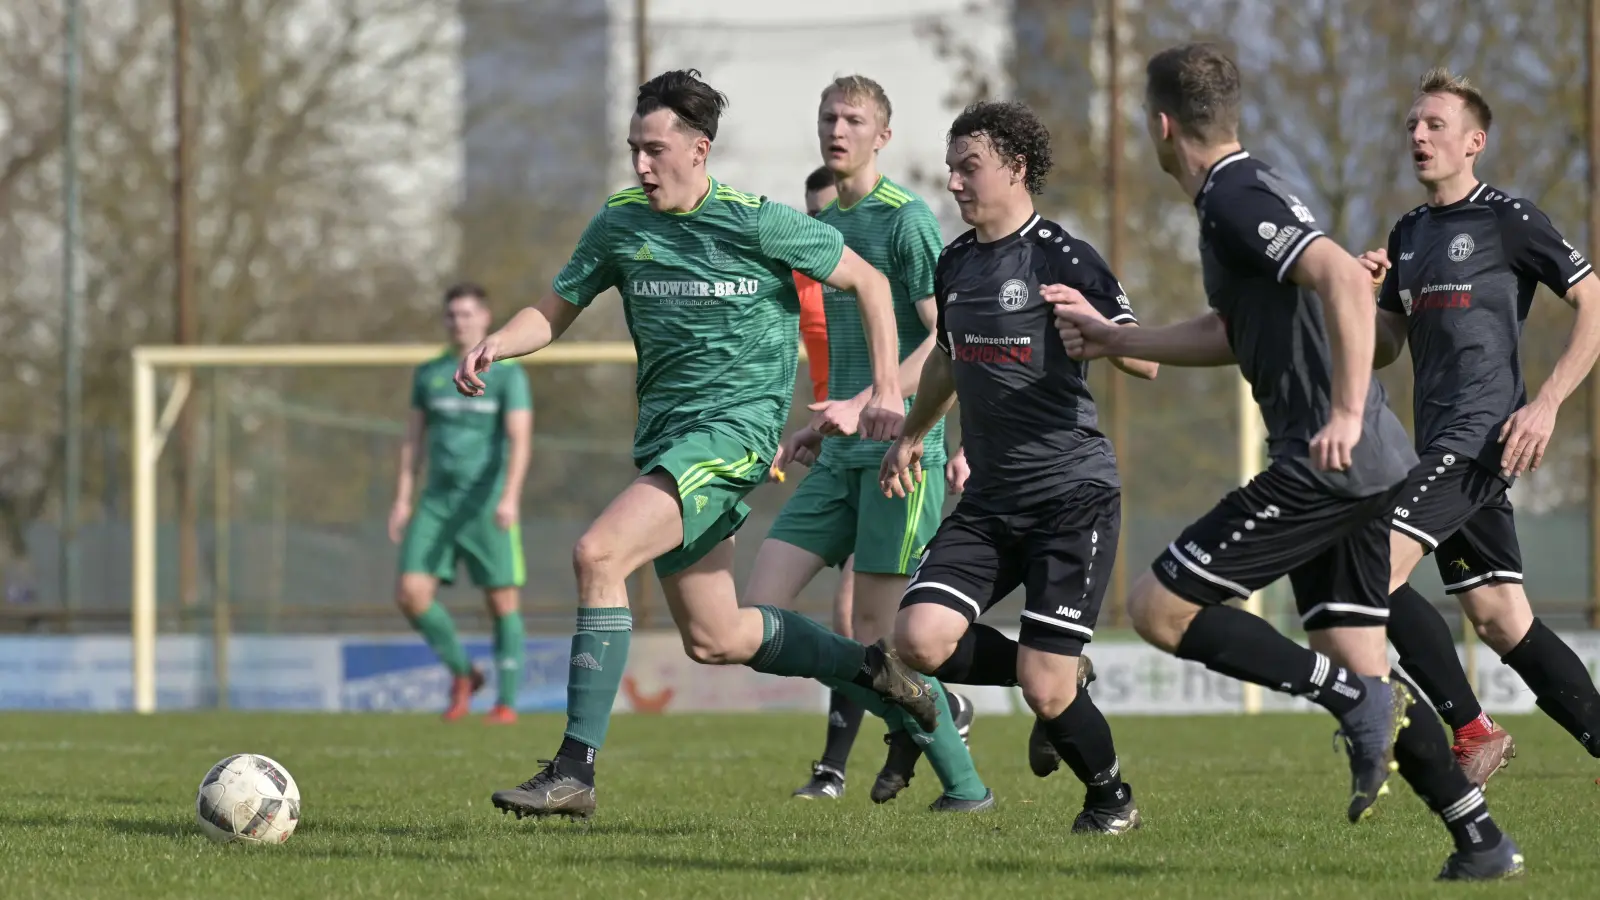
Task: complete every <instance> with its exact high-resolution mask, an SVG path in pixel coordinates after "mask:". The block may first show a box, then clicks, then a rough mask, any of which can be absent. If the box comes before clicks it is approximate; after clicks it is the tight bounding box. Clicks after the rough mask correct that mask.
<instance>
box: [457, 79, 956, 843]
mask: <svg viewBox="0 0 1600 900" xmlns="http://www.w3.org/2000/svg"><path fill="white" fill-rule="evenodd" d="M726 102H727V100H726V98H725V97H724V96H723V95H722V94H721V93H719V92H717V91H715V90H713V89H712V88H711V87H709V86H708V85H706V84H705V83H704V82H702V81H700V79H699V73H698V72H695V71H693V70H689V71H676V72H668V73H666V74H664V75H660V76H657V77H656V78H654V79H651V80H650V81H649V82H647V83H646V84H644V85H643V86H642V87H640V88H639V94H638V101H637V103H636V105H635V108H634V115H633V118H632V121H631V122H630V125H629V129H628V147H629V149H630V150H631V151H632V157H633V169H634V174H635V176H636V177H637V178H638V181H639V186H638V187H636V188H630V189H628V190H625V191H622V192H620V193H617V194H614V195H613V196H612V197H611V198H610V199H609V200H607V201H606V205H605V208H604V209H602V210H601V211H600V212H599V213H598V214H597V215H596V216H595V217H594V219H593V220H592V221H590V223H589V226H588V228H586V229H585V231H584V233H583V236H582V237H581V238H580V239H579V241H578V246H577V249H576V250H574V251H573V254H572V258H571V259H570V260H569V261H568V263H567V265H566V267H565V268H564V269H562V271H561V273H560V274H559V275H557V276H556V279H555V283H554V285H553V288H552V290H551V292H550V293H549V294H548V295H546V296H545V298H544V299H543V300H541V301H540V302H539V303H538V305H536V306H532V307H529V308H527V309H524V310H522V311H521V312H519V313H518V314H517V315H516V316H515V317H514V318H512V320H511V321H510V322H509V323H508V324H507V325H506V326H505V327H504V328H502V329H501V330H500V331H498V332H496V333H495V334H493V335H490V336H489V337H488V338H487V339H486V340H485V341H484V342H483V343H482V344H480V345H479V346H478V347H477V348H475V349H474V350H473V351H472V352H470V353H469V354H467V356H466V358H465V359H463V360H462V364H461V366H460V368H459V369H458V370H457V373H456V384H457V387H458V388H459V389H460V390H461V392H462V393H463V394H466V395H468V396H479V395H481V394H482V392H483V390H484V384H483V381H482V379H481V378H480V375H481V374H482V373H484V372H486V371H488V370H489V368H490V366H492V365H493V364H494V363H495V362H496V361H498V360H501V359H506V358H509V357H514V356H522V355H525V354H528V353H532V352H535V351H537V350H540V349H542V348H543V347H545V346H547V345H549V343H550V342H551V341H552V340H555V339H556V338H558V337H560V336H561V334H562V333H563V332H565V331H566V330H567V328H568V327H569V326H571V324H572V322H573V321H574V320H575V319H576V318H577V316H578V314H579V313H580V312H581V311H582V310H583V309H584V308H585V307H587V306H588V305H589V303H590V302H591V301H592V300H593V299H594V298H595V296H597V295H598V294H600V293H601V292H603V291H605V290H607V289H610V288H616V289H618V291H619V292H620V293H621V295H622V301H623V310H624V313H625V316H626V319H627V322H628V329H629V331H630V332H631V334H632V335H633V343H634V348H635V350H636V351H637V352H638V357H639V361H638V377H637V385H638V401H639V422H638V428H637V430H636V431H635V434H634V461H635V463H636V464H637V465H638V467H639V476H638V478H637V479H635V480H634V481H633V483H632V484H630V485H629V486H628V487H627V488H625V489H624V490H623V491H622V493H621V494H619V495H618V496H617V498H616V499H615V500H613V501H612V503H611V505H610V506H608V507H607V508H606V509H605V511H604V512H602V513H601V514H600V516H599V518H597V519H596V520H595V521H594V523H593V524H592V525H590V526H589V529H588V531H586V532H585V533H584V535H583V537H582V538H580V539H579V540H578V544H577V547H576V548H575V549H574V550H573V568H574V570H575V572H576V574H577V582H578V594H579V598H578V622H577V626H578V627H577V634H575V635H574V636H573V639H572V658H571V666H570V668H569V670H568V681H567V728H566V732H565V734H564V737H563V740H562V742H561V747H560V749H558V750H557V752H556V754H555V758H554V759H552V760H549V761H546V762H545V763H544V768H543V770H542V771H540V772H539V773H538V774H537V775H535V776H534V777H533V778H531V779H529V780H528V781H526V782H524V783H523V784H521V785H519V786H518V787H516V788H514V789H511V790H505V791H498V792H496V793H495V794H494V796H493V798H492V802H493V803H494V805H495V806H496V807H497V808H499V809H501V810H504V811H508V812H514V813H516V814H517V816H518V817H519V818H520V817H522V816H524V815H536V816H542V815H552V814H556V815H566V816H588V815H589V814H591V813H592V812H593V811H594V809H595V789H594V784H595V777H594V761H595V755H596V753H597V752H598V751H599V750H600V748H601V746H602V744H603V743H604V741H605V734H606V728H607V725H608V724H609V721H610V716H611V709H612V705H613V704H614V703H615V700H616V695H617V689H618V687H619V685H620V684H621V680H622V674H623V668H624V666H625V665H626V663H627V653H628V644H629V637H630V634H631V632H632V617H631V616H630V614H629V612H628V595H627V587H626V578H627V577H628V575H629V574H630V573H632V572H633V571H634V570H635V569H637V568H638V567H640V566H642V565H644V564H645V563H647V562H651V561H654V563H655V568H656V573H657V575H658V576H660V578H661V585H662V590H663V593H664V594H665V596H666V599H667V604H668V607H669V608H670V609H671V611H672V618H673V621H674V622H675V623H677V626H678V631H679V633H680V634H681V635H682V636H683V646H684V650H685V651H686V652H687V653H688V655H689V656H690V657H691V658H693V659H695V660H696V661H698V662H702V663H709V664H745V665H749V666H750V667H751V668H753V669H756V670H757V671H761V672H767V673H771V674H776V675H794V676H805V677H815V678H818V679H819V680H822V681H823V682H824V683H825V684H827V685H828V686H830V687H835V686H838V685H841V684H842V685H851V686H852V688H851V689H854V690H858V691H860V694H861V702H865V703H877V704H880V705H881V704H883V703H885V702H887V703H892V704H894V705H895V708H894V709H892V710H886V711H889V712H890V713H891V715H893V716H895V717H900V716H906V717H910V718H914V719H915V726H916V727H919V728H921V729H923V730H925V731H933V730H934V729H935V728H936V727H937V726H938V725H939V724H940V723H939V718H940V716H939V707H938V704H937V701H936V699H935V696H934V694H933V692H932V690H931V689H930V687H929V686H928V685H927V684H926V683H925V682H924V681H923V680H922V678H921V677H920V676H915V675H912V674H911V673H910V671H909V670H908V669H907V668H906V667H905V665H904V664H903V663H901V662H900V661H899V660H898V659H897V658H895V657H894V656H893V655H891V654H889V653H888V652H886V651H885V650H883V649H881V648H878V647H864V646H862V645H861V644H859V643H856V642H855V641H852V640H850V639H848V638H843V637H840V636H838V635H836V634H834V633H833V632H831V631H829V630H828V629H827V628H824V627H823V626H821V625H818V624H816V623H814V622H812V621H811V620H810V619H807V618H805V617H804V616H800V615H796V614H795V613H793V612H789V611H787V610H781V609H775V608H772V607H758V608H745V609H741V608H740V607H739V602H738V598H737V596H736V594H735V590H734V582H733V535H734V532H735V531H736V530H737V529H738V528H739V526H740V525H741V524H743V522H744V519H745V517H746V516H747V515H748V514H749V508H748V507H747V506H745V505H744V503H743V498H744V496H745V495H746V494H748V493H749V492H750V491H751V490H753V489H755V488H756V487H757V486H758V485H760V484H761V483H762V482H764V481H765V480H766V478H767V473H768V471H769V466H770V465H771V463H772V460H773V456H774V454H775V453H776V451H777V448H778V443H779V441H780V440H781V439H782V428H783V425H784V423H785V422H786V421H787V419H788V414H789V405H790V402H791V400H792V398H793V392H794V379H795V374H796V370H797V368H798V362H799V340H798V338H799V301H798V299H797V298H796V295H795V287H794V278H793V272H794V271H795V270H798V271H800V272H802V273H804V274H806V275H807V276H809V277H812V278H815V279H817V280H819V281H822V282H823V283H825V284H831V285H833V286H835V287H837V288H841V289H844V290H849V291H854V292H855V294H856V296H857V297H858V298H859V303H860V308H861V319H862V324H863V327H864V328H865V329H866V331H867V334H868V343H869V346H870V347H871V348H872V349H871V354H872V357H873V366H872V370H873V377H872V381H873V384H874V386H875V394H874V395H873V396H872V398H871V399H870V400H869V401H868V402H867V404H866V405H865V406H864V407H863V409H862V413H861V416H860V422H859V427H860V429H861V430H862V431H863V432H864V433H866V434H867V435H869V436H870V437H873V438H875V439H880V440H881V439H884V438H887V437H889V436H891V435H893V434H895V433H897V431H898V429H899V426H900V422H901V420H902V419H903V417H904V405H903V402H902V399H901V396H900V390H899V385H898V383H897V382H896V380H895V374H896V373H895V355H894V342H895V335H894V313H893V310H892V308H891V305H890V303H891V300H890V294H889V285H888V282H887V281H885V280H884V278H883V276H882V275H880V274H878V272H877V271H876V270H875V269H873V268H872V267H871V266H870V265H868V264H867V263H866V262H864V261H863V260H862V259H861V257H859V256H857V255H856V254H855V253H853V252H851V251H850V250H848V249H847V248H845V246H844V242H843V240H842V239H841V238H840V236H839V232H838V231H836V230H834V229H833V228H830V227H829V226H827V225H823V224H821V223H819V222H817V221H815V220H814V219H811V218H809V217H807V216H805V215H804V214H802V213H800V212H799V211H798V210H795V209H792V208H790V207H787V206H784V205H782V204H779V203H770V202H767V201H766V200H765V199H764V198H761V197H754V196H751V195H749V194H745V193H742V192H740V191H736V190H734V189H732V188H729V187H727V186H725V185H722V184H720V183H718V182H717V181H716V180H715V179H713V178H711V177H710V176H709V175H708V174H707V172H706V157H707V155H708V154H709V152H710V150H711V142H712V140H713V139H715V137H716V134H717V122H718V119H719V117H720V116H721V113H722V109H723V107H724V105H725V104H726ZM945 719H946V721H945V723H944V724H945V727H949V725H948V715H947V716H946V717H945Z"/></svg>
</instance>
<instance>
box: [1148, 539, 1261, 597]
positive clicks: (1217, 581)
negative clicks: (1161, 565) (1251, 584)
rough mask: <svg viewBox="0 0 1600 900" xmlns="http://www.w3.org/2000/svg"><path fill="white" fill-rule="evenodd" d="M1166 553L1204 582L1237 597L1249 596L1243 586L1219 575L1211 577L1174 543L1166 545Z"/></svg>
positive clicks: (1248, 592)
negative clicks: (1226, 590)
mask: <svg viewBox="0 0 1600 900" xmlns="http://www.w3.org/2000/svg"><path fill="white" fill-rule="evenodd" d="M1167 551H1168V552H1170V553H1171V554H1172V558H1173V559H1176V560H1177V561H1178V562H1181V563H1183V566H1184V568H1186V569H1188V570H1189V571H1191V572H1193V573H1194V574H1196V575H1199V576H1200V577H1201V578H1204V579H1205V580H1207V581H1209V582H1211V583H1212V584H1214V585H1216V586H1217V587H1220V588H1226V589H1228V590H1230V591H1232V592H1233V593H1235V594H1237V595H1239V596H1240V597H1248V596H1250V591H1249V589H1247V588H1246V587H1245V586H1244V585H1242V584H1240V583H1238V582H1237V581H1229V580H1228V579H1226V578H1223V577H1222V576H1221V575H1213V574H1212V573H1210V572H1207V571H1206V570H1205V569H1204V568H1202V567H1201V566H1200V564H1199V563H1198V562H1195V561H1194V560H1193V559H1190V558H1189V555H1188V554H1187V553H1184V552H1183V551H1182V550H1179V549H1178V545H1177V544H1176V543H1171V544H1168V545H1167Z"/></svg>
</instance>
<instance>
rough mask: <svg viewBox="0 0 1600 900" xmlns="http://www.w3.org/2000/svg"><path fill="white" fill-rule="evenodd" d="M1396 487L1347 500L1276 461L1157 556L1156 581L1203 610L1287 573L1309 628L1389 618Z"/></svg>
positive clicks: (1378, 622) (1382, 621)
mask: <svg viewBox="0 0 1600 900" xmlns="http://www.w3.org/2000/svg"><path fill="white" fill-rule="evenodd" d="M1395 496H1396V491H1395V490H1390V491H1385V492H1384V493H1382V494H1378V495H1376V496H1372V497H1363V498H1352V497H1340V496H1337V495H1335V494H1333V493H1331V492H1330V491H1328V489H1327V488H1326V487H1323V486H1322V485H1320V484H1318V483H1317V482H1316V481H1314V480H1313V479H1312V478H1311V476H1310V475H1309V474H1308V473H1307V472H1306V471H1305V470H1304V469H1303V468H1301V467H1300V465H1299V464H1297V463H1285V462H1277V461H1274V462H1273V463H1272V465H1271V466H1269V467H1268V468H1267V470H1266V471H1265V472H1262V473H1261V474H1260V475H1257V476H1256V477H1255V478H1253V479H1251V480H1250V483H1249V484H1247V485H1245V486H1244V487H1242V488H1239V489H1238V490H1235V491H1232V492H1230V493H1229V494H1228V495H1227V496H1226V497H1223V498H1222V502H1220V503H1218V504H1217V505H1216V506H1215V507H1213V508H1212V510H1211V511H1210V512H1208V513H1206V514H1205V515H1204V516H1202V517H1201V518H1200V520H1199V521H1197V522H1195V523H1194V524H1193V525H1190V526H1189V527H1188V528H1185V529H1184V530H1183V533H1182V534H1181V535H1179V536H1178V539H1177V540H1175V541H1173V542H1172V543H1171V544H1168V545H1167V549H1166V551H1165V552H1163V553H1162V554H1161V555H1160V556H1159V557H1157V558H1156V561H1155V565H1154V566H1153V567H1152V568H1153V569H1154V571H1155V576H1156V578H1157V579H1158V580H1159V581H1160V582H1161V583H1162V584H1163V585H1166V587H1167V589H1168V590H1170V591H1172V592H1173V593H1175V594H1177V595H1178V596H1180V597H1182V598H1184V599H1185V600H1188V601H1190V602H1191V603H1199V604H1202V605H1211V604H1218V603H1226V602H1227V601H1229V600H1232V599H1234V598H1236V597H1237V598H1240V599H1242V598H1245V597H1248V596H1250V595H1251V594H1253V593H1255V592H1256V591H1258V590H1260V589H1262V588H1264V587H1266V586H1267V585H1269V584H1271V583H1272V582H1274V581H1277V580H1278V579H1279V578H1281V577H1283V576H1284V575H1288V576H1289V583H1290V585H1291V586H1293V588H1294V598H1295V606H1296V608H1297V609H1299V611H1300V620H1301V622H1302V623H1304V625H1305V628H1306V630H1307V631H1316V630H1320V629H1324V628H1335V627H1340V626H1352V625H1372V626H1382V625H1384V624H1386V623H1387V622H1388V619H1389V528H1388V522H1387V520H1386V518H1385V517H1384V514H1385V513H1386V512H1388V511H1389V508H1390V507H1389V504H1390V503H1391V502H1392V500H1393V498H1394V497H1395Z"/></svg>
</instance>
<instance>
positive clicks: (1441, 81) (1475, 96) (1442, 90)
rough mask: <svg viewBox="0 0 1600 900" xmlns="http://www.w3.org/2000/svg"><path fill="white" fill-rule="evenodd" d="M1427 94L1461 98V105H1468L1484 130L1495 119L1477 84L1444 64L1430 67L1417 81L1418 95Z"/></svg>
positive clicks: (1470, 111)
mask: <svg viewBox="0 0 1600 900" xmlns="http://www.w3.org/2000/svg"><path fill="white" fill-rule="evenodd" d="M1427 94H1450V95H1451V96H1453V97H1459V98H1460V99H1461V105H1462V106H1464V107H1466V109H1467V112H1469V113H1471V114H1472V115H1473V117H1474V118H1476V119H1477V120H1478V124H1479V125H1482V126H1483V130H1484V131H1488V130H1489V125H1490V123H1492V122H1493V121H1494V113H1492V112H1490V111H1489V101H1487V100H1485V99H1483V92H1482V91H1480V90H1478V87H1477V85H1475V84H1473V83H1472V82H1470V81H1468V80H1467V79H1465V78H1463V77H1462V76H1460V75H1457V74H1455V73H1454V72H1451V71H1450V70H1449V69H1448V68H1446V67H1444V66H1436V67H1434V68H1432V69H1429V70H1428V72H1427V74H1425V75H1423V76H1422V80H1421V81H1419V82H1417V96H1418V97H1423V96H1425V95H1427Z"/></svg>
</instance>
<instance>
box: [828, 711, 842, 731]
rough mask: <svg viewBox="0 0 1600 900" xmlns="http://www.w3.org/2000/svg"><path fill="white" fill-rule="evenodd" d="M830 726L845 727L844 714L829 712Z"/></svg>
mask: <svg viewBox="0 0 1600 900" xmlns="http://www.w3.org/2000/svg"><path fill="white" fill-rule="evenodd" d="M828 727H829V728H843V727H844V716H842V715H840V714H839V713H838V712H831V713H828Z"/></svg>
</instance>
